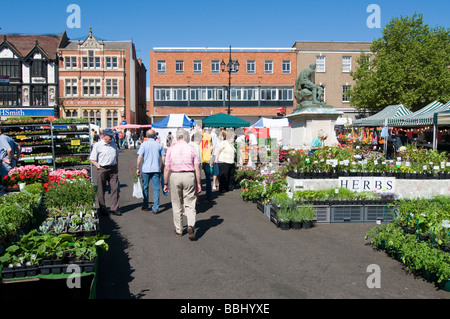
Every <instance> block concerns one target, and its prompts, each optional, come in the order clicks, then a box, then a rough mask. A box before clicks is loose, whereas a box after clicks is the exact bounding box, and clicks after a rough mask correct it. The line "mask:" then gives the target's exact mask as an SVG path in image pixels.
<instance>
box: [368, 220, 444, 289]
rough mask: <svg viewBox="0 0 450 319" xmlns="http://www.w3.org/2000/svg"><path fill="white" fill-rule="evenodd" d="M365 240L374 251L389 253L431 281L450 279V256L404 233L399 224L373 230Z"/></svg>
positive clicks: (396, 222)
mask: <svg viewBox="0 0 450 319" xmlns="http://www.w3.org/2000/svg"><path fill="white" fill-rule="evenodd" d="M365 239H366V240H367V241H369V242H370V243H371V245H372V246H373V247H374V248H375V249H380V250H384V251H386V253H387V254H388V255H390V256H391V257H394V258H396V259H398V260H399V261H401V262H402V263H403V264H404V265H405V266H406V268H407V269H410V270H413V271H415V272H416V273H418V274H423V275H426V276H427V277H428V279H430V278H433V279H434V280H436V281H437V282H438V283H440V282H443V281H446V280H448V279H450V254H449V253H448V252H445V251H442V250H441V249H438V248H436V247H434V246H433V245H432V244H431V243H430V242H428V241H421V240H419V239H418V237H417V236H416V235H414V234H408V233H405V232H404V231H403V229H402V228H401V224H400V223H399V222H398V221H395V222H393V223H390V224H385V225H382V226H377V227H374V228H372V229H371V230H370V231H369V232H368V233H367V234H366V238H365Z"/></svg>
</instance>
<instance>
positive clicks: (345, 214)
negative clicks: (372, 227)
mask: <svg viewBox="0 0 450 319" xmlns="http://www.w3.org/2000/svg"><path fill="white" fill-rule="evenodd" d="M389 203H390V202H382V201H365V202H364V203H357V201H348V202H347V201H340V202H339V201H335V202H333V204H331V203H330V202H326V201H312V202H302V203H298V205H301V204H307V205H312V206H313V208H314V210H315V211H316V215H315V217H314V223H318V224H330V223H377V222H381V223H389V222H391V221H392V220H393V215H392V213H393V211H394V209H395V207H390V206H389V205H388V204H389ZM256 206H257V208H258V210H260V211H261V212H262V213H264V215H265V216H266V217H267V218H268V219H269V220H270V221H271V222H272V223H274V224H275V225H276V226H277V227H278V226H279V222H278V214H277V212H278V210H279V207H278V206H276V205H274V204H273V203H270V202H269V203H263V202H262V201H261V200H256Z"/></svg>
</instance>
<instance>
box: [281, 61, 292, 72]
mask: <svg viewBox="0 0 450 319" xmlns="http://www.w3.org/2000/svg"><path fill="white" fill-rule="evenodd" d="M281 70H282V71H281V72H282V73H284V74H291V61H289V60H283V62H282V63H281Z"/></svg>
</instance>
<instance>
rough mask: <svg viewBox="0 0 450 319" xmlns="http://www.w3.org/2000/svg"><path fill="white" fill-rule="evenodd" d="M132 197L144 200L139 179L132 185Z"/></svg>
mask: <svg viewBox="0 0 450 319" xmlns="http://www.w3.org/2000/svg"><path fill="white" fill-rule="evenodd" d="M133 197H136V198H144V193H143V192H142V185H141V180H140V179H139V178H138V179H137V181H136V182H134V184H133Z"/></svg>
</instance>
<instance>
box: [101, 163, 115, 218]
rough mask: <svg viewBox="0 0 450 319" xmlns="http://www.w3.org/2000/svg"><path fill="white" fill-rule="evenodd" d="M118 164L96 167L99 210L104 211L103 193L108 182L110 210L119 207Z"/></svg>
mask: <svg viewBox="0 0 450 319" xmlns="http://www.w3.org/2000/svg"><path fill="white" fill-rule="evenodd" d="M118 169H119V168H118V165H115V166H112V167H108V168H103V167H100V168H99V169H97V191H98V205H99V208H100V211H101V212H106V202H105V193H106V187H107V184H108V183H109V187H110V191H111V203H110V209H111V211H116V210H118V209H119V174H118Z"/></svg>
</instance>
